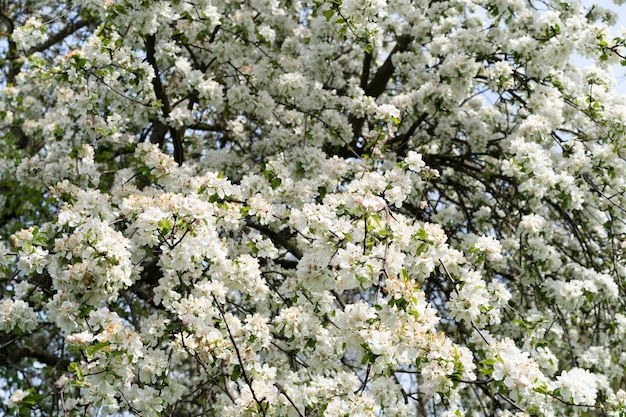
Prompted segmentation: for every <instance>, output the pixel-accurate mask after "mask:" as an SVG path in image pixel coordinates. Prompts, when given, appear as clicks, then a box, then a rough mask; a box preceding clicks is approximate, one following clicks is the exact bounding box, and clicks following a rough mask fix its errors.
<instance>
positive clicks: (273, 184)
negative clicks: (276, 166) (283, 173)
mask: <svg viewBox="0 0 626 417" xmlns="http://www.w3.org/2000/svg"><path fill="white" fill-rule="evenodd" d="M282 183H283V180H281V179H280V178H278V177H274V178H272V181H270V186H271V187H272V189H273V190H275V189H277V188H278V187H280V184H282Z"/></svg>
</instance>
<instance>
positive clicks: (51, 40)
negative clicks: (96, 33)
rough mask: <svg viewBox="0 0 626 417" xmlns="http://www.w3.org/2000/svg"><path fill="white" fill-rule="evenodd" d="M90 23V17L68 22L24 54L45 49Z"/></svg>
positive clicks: (28, 54) (27, 54)
mask: <svg viewBox="0 0 626 417" xmlns="http://www.w3.org/2000/svg"><path fill="white" fill-rule="evenodd" d="M91 23H93V21H92V20H91V19H88V20H80V21H78V22H74V23H70V24H68V25H67V26H65V27H64V28H63V29H61V30H59V31H58V32H57V33H55V34H54V35H52V36H50V37H48V39H47V40H46V41H45V42H42V43H40V44H39V45H35V46H33V47H32V48H30V49H29V50H27V51H26V56H30V55H32V54H34V53H35V52H42V51H45V50H46V49H48V48H50V47H51V46H52V45H55V44H57V43H59V42H61V41H63V40H64V39H66V38H67V37H68V36H71V35H72V34H74V33H75V32H76V31H78V30H80V29H82V28H84V27H85V26H89V25H90V24H91Z"/></svg>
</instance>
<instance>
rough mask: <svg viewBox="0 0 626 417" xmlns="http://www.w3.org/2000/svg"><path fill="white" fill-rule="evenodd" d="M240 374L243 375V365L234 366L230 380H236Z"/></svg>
mask: <svg viewBox="0 0 626 417" xmlns="http://www.w3.org/2000/svg"><path fill="white" fill-rule="evenodd" d="M240 375H241V365H235V366H233V373H232V374H230V380H231V381H236V380H237V379H239V376H240Z"/></svg>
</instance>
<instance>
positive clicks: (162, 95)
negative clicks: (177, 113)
mask: <svg viewBox="0 0 626 417" xmlns="http://www.w3.org/2000/svg"><path fill="white" fill-rule="evenodd" d="M155 46H156V36H155V35H148V37H147V38H146V59H147V61H148V63H149V64H150V66H151V67H152V69H153V70H154V78H152V87H153V88H154V94H155V95H156V98H157V99H159V100H160V101H161V104H162V107H161V111H162V114H163V117H164V118H165V119H167V118H168V117H169V115H170V113H171V112H172V106H171V104H170V100H169V97H168V96H167V92H166V91H165V87H164V86H163V83H162V82H161V75H160V73H159V67H158V65H157V62H156V57H155V52H156V50H155ZM158 123H161V122H160V121H155V131H156V130H158V127H159V126H158ZM161 124H162V123H161ZM169 131H170V136H171V137H172V142H173V143H174V160H175V161H176V163H177V164H178V165H181V164H182V163H183V161H184V155H183V144H182V137H181V136H182V130H177V129H175V128H173V127H171V126H170V127H169ZM150 140H151V141H157V142H162V141H161V140H160V138H153V137H151V138H150ZM153 143H155V142H153Z"/></svg>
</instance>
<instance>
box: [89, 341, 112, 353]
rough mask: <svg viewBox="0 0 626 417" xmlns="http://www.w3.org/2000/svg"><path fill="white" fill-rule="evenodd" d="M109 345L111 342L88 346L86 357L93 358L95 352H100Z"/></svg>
mask: <svg viewBox="0 0 626 417" xmlns="http://www.w3.org/2000/svg"><path fill="white" fill-rule="evenodd" d="M109 345H111V342H109V341H108V340H105V341H104V342H100V343H96V344H95V345H92V346H89V347H88V348H87V351H86V352H87V356H93V355H94V354H95V353H96V352H97V351H99V350H102V349H104V348H105V347H107V346H109Z"/></svg>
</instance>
